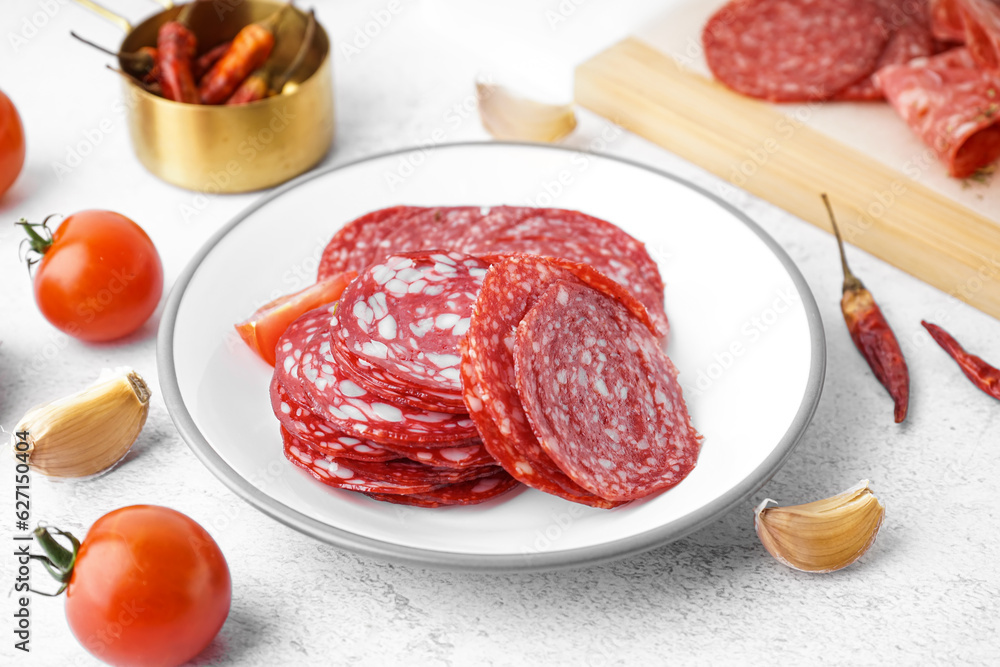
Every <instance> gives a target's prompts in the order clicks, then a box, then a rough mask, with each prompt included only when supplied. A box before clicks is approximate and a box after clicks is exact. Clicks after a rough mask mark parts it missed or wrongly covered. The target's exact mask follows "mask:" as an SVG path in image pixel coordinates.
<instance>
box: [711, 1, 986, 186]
mask: <svg viewBox="0 0 1000 667" xmlns="http://www.w3.org/2000/svg"><path fill="white" fill-rule="evenodd" d="M702 42H703V44H704V47H705V60H706V62H707V64H708V66H709V69H711V71H712V73H713V74H714V75H715V77H716V78H717V79H718V80H719V81H721V82H722V83H724V84H725V85H726V86H728V87H730V88H732V89H733V90H735V91H737V92H739V93H742V94H744V95H749V96H751V97H757V98H760V99H765V100H770V101H772V102H808V101H821V100H827V101H875V100H882V99H887V100H888V101H889V103H890V104H892V106H893V107H894V108H895V109H896V111H897V112H898V113H899V115H900V116H902V118H903V120H904V121H906V123H907V124H908V125H909V126H910V128H911V129H912V130H913V131H914V132H915V133H916V134H917V136H919V137H920V138H921V139H922V140H923V141H924V143H926V144H927V145H928V146H930V148H931V149H932V150H933V151H934V152H935V153H936V154H937V156H938V158H939V159H940V160H941V161H942V162H943V163H944V164H945V166H946V167H947V169H948V173H949V174H950V175H951V176H953V177H956V178H965V177H968V176H971V175H973V174H974V173H975V172H976V171H977V170H979V169H981V168H983V167H985V166H987V165H989V164H991V163H992V162H994V161H995V160H997V158H1000V113H998V108H997V103H998V92H1000V0H732V1H731V2H729V3H727V4H726V5H725V6H724V7H722V8H721V9H720V10H719V11H718V12H716V13H715V14H714V15H713V16H712V17H711V19H709V21H708V23H706V25H705V27H704V30H703V32H702Z"/></svg>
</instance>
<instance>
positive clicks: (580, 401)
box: [514, 282, 700, 501]
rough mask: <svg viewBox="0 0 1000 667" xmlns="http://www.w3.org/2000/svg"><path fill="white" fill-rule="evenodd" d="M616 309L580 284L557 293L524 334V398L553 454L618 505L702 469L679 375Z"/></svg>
mask: <svg viewBox="0 0 1000 667" xmlns="http://www.w3.org/2000/svg"><path fill="white" fill-rule="evenodd" d="M657 343H658V341H657V340H656V338H655V337H654V336H653V335H652V334H650V332H649V331H648V330H647V329H646V328H645V327H643V326H642V325H640V324H639V323H638V322H637V321H634V318H633V317H632V315H631V314H630V313H629V312H628V311H627V310H626V309H625V308H624V307H623V306H622V305H621V304H620V303H619V302H617V301H616V300H615V299H612V298H610V297H608V296H606V295H604V294H601V293H600V292H598V291H596V290H594V289H591V288H590V287H587V286H586V285H582V284H580V283H576V282H574V283H570V282H565V283H562V282H561V283H556V284H554V285H552V286H551V287H549V288H548V290H547V291H546V292H545V294H544V295H543V296H542V297H541V298H540V299H539V300H538V302H537V303H536V304H535V306H534V307H533V308H532V309H531V311H530V312H529V313H528V314H527V315H526V316H525V318H524V319H523V320H522V321H521V323H520V324H519V325H518V327H517V334H516V338H515V345H514V365H515V369H516V375H517V389H518V395H519V396H520V398H521V403H522V405H523V406H524V411H525V413H526V414H527V416H528V420H529V421H530V423H531V426H532V430H533V431H534V433H535V435H536V436H537V438H538V441H539V443H540V444H541V446H542V448H543V449H544V450H545V452H546V454H548V455H549V457H550V458H551V459H552V460H553V461H554V462H555V464H556V465H557V466H559V468H560V470H562V471H563V472H565V473H566V474H567V475H568V476H569V477H570V478H571V479H572V480H573V481H574V482H576V483H577V484H579V485H580V486H582V487H583V488H585V489H587V490H588V491H590V492H591V493H593V494H595V495H597V496H600V497H602V498H606V499H608V500H614V501H629V500H635V499H637V498H642V497H645V496H648V495H650V494H651V493H654V492H656V491H660V490H663V489H666V488H669V487H672V486H674V485H676V484H677V483H679V482H680V481H681V480H682V479H684V477H685V476H687V474H688V473H689V472H690V471H691V470H692V469H693V468H694V465H695V462H696V461H697V457H698V451H699V449H700V439H699V436H698V434H697V432H696V431H695V430H694V428H692V427H691V424H690V418H689V417H688V413H687V407H686V406H685V404H684V399H683V396H682V395H681V389H680V385H679V383H678V382H677V371H676V370H675V369H674V367H673V365H672V364H671V363H670V360H669V359H668V358H667V357H666V355H665V354H663V352H662V351H661V350H660V349H659V348H658V345H657Z"/></svg>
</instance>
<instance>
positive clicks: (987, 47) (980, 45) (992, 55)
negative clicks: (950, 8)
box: [956, 0, 1000, 70]
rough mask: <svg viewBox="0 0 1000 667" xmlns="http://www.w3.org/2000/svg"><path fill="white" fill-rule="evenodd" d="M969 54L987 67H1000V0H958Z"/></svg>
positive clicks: (982, 65)
mask: <svg viewBox="0 0 1000 667" xmlns="http://www.w3.org/2000/svg"><path fill="white" fill-rule="evenodd" d="M956 4H957V5H958V9H959V12H960V13H961V15H962V22H963V24H964V26H965V46H966V48H967V49H969V55H971V56H972V59H973V60H974V61H976V63H978V64H979V66H980V67H983V68H985V69H993V70H995V69H997V68H1000V2H996V1H995V0H956Z"/></svg>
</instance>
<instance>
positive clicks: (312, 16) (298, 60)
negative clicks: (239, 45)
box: [271, 9, 316, 95]
mask: <svg viewBox="0 0 1000 667" xmlns="http://www.w3.org/2000/svg"><path fill="white" fill-rule="evenodd" d="M315 37H316V10H314V9H310V10H309V18H308V22H307V23H306V29H305V32H304V33H303V36H302V45H301V46H299V51H298V53H296V54H295V58H294V59H293V60H292V62H291V63H290V64H289V65H288V67H286V68H285V71H284V72H282V73H281V74H280V75H279V76H278V77H277V78H276V79H274V81H272V82H271V90H272V92H273V93H274V94H276V95H277V94H280V93H281V91H282V89H283V88H284V87H285V84H287V83H288V82H289V80H290V79H291V78H292V76H294V75H295V72H296V70H298V69H299V67H301V66H302V63H303V61H305V59H306V54H307V53H309V47H310V46H312V43H313V40H314V39H315Z"/></svg>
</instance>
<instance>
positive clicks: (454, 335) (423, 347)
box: [336, 251, 487, 402]
mask: <svg viewBox="0 0 1000 667" xmlns="http://www.w3.org/2000/svg"><path fill="white" fill-rule="evenodd" d="M486 268H487V266H486V264H484V263H483V262H481V261H479V260H478V259H476V258H474V257H469V256H467V255H463V254H461V253H456V252H445V251H432V252H418V253H405V254H399V255H392V256H390V257H388V258H386V259H385V260H382V261H381V262H378V263H376V264H373V265H371V266H369V267H368V268H367V269H365V270H364V271H363V272H362V273H361V275H359V276H358V278H357V279H356V280H354V281H353V282H352V283H351V284H350V285H349V286H348V288H347V290H345V292H344V295H343V298H342V299H341V307H340V310H339V313H338V316H337V321H338V324H337V325H336V326H337V327H338V329H337V332H338V334H339V336H340V339H341V340H342V341H343V344H344V345H345V346H346V348H347V349H348V350H349V351H350V352H351V354H353V355H354V356H355V357H357V358H359V359H362V360H364V361H366V362H368V363H369V364H372V365H374V366H377V367H379V368H381V369H383V370H384V371H386V372H388V373H389V374H391V375H392V376H394V377H395V378H397V380H398V382H399V385H401V386H416V387H420V388H424V389H427V390H432V391H436V392H439V393H448V394H452V395H454V397H455V401H456V402H461V396H462V385H461V379H460V375H459V365H460V363H461V356H460V354H459V350H458V344H459V341H460V340H461V339H462V338H464V337H465V333H466V331H468V328H469V318H470V316H471V315H472V304H473V303H474V302H475V300H476V294H477V293H478V292H479V287H480V286H481V285H482V281H483V276H484V275H485V274H486Z"/></svg>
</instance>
